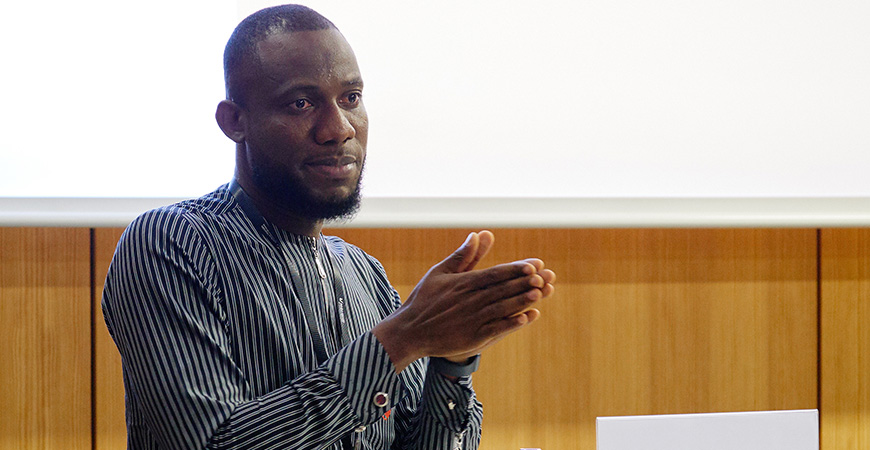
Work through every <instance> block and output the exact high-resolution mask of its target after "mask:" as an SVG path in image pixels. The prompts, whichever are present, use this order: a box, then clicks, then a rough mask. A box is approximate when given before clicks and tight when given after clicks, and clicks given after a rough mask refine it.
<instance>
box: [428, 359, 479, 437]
mask: <svg viewBox="0 0 870 450" xmlns="http://www.w3.org/2000/svg"><path fill="white" fill-rule="evenodd" d="M476 401H477V399H476V397H475V395H474V390H473V389H472V387H471V376H470V375H469V376H463V377H460V378H459V380H458V381H456V382H453V381H450V380H448V379H447V378H445V377H444V376H442V375H441V374H440V373H438V372H437V371H436V370H435V369H434V368H433V367H432V366H431V365H429V366H428V368H427V370H426V384H425V385H424V387H423V402H422V403H423V408H425V409H426V411H427V413H428V414H430V415H431V416H432V417H434V418H435V419H436V420H437V421H438V422H440V423H441V425H442V426H443V427H445V428H447V429H449V430H451V431H453V432H456V433H462V432H463V431H465V430H466V429H467V428H468V425H469V418H470V414H471V411H472V410H473V409H474V406H475V403H476Z"/></svg>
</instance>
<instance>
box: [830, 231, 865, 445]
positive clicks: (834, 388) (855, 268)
mask: <svg viewBox="0 0 870 450" xmlns="http://www.w3.org/2000/svg"><path fill="white" fill-rule="evenodd" d="M822 249H823V250H822V259H821V265H822V296H821V298H822V305H821V336H822V345H821V349H822V350H821V351H822V355H821V356H822V358H821V386H820V388H821V441H822V449H825V450H827V449H855V450H857V449H866V448H870V230H868V229H826V230H822Z"/></svg>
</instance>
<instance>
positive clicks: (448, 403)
mask: <svg viewBox="0 0 870 450" xmlns="http://www.w3.org/2000/svg"><path fill="white" fill-rule="evenodd" d="M453 408H456V403H453V399H452V398H451V399H448V400H447V409H449V410H451V411H453Z"/></svg>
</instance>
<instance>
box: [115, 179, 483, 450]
mask: <svg viewBox="0 0 870 450" xmlns="http://www.w3.org/2000/svg"><path fill="white" fill-rule="evenodd" d="M327 268H331V269H332V268H334V270H327ZM294 270H295V272H296V273H295V274H294V273H293V272H294ZM294 276H295V277H296V278H295V281H294ZM300 283H301V285H302V286H299V287H297V286H296V285H297V284H300ZM335 286H338V291H339V292H340V293H337V291H336V289H335V288H334V287H335ZM299 289H303V290H304V293H303V294H302V295H300V291H299ZM306 300H307V302H306ZM306 303H307V309H308V310H309V311H311V314H312V315H313V316H314V317H315V318H316V320H313V321H311V322H310V323H311V324H314V326H315V327H316V331H315V332H313V333H312V332H311V330H310V327H309V321H308V320H307V318H306V315H305V314H304V311H305V309H306ZM399 305H400V299H399V297H398V294H397V293H396V291H395V290H394V289H393V288H392V286H390V284H389V282H388V281H387V277H386V274H385V273H384V270H383V267H382V266H381V264H380V263H379V262H378V261H377V260H376V259H374V258H372V257H371V256H369V255H367V254H366V253H364V252H363V251H362V250H360V249H359V248H357V247H355V246H353V245H350V244H347V243H345V242H343V241H342V240H341V239H338V238H335V237H325V236H320V237H319V238H316V239H315V238H311V237H307V236H298V235H293V234H290V233H287V232H285V231H283V230H281V229H279V228H278V227H276V226H274V225H273V224H271V223H269V222H267V221H265V220H264V219H263V217H262V216H261V215H260V214H259V213H258V212H257V211H256V209H255V208H254V207H253V204H252V203H251V202H250V199H248V198H247V196H246V195H245V194H244V192H242V191H241V189H239V188H238V185H237V184H235V183H233V184H232V185H225V186H222V187H221V188H219V189H217V190H216V191H214V192H212V193H211V194H209V195H206V196H204V197H201V198H199V199H194V200H188V201H185V202H181V203H178V204H175V205H171V206H167V207H163V208H159V209H156V210H153V211H150V212H147V213H145V214H143V215H142V216H140V217H139V218H137V219H136V220H135V221H134V222H133V223H132V224H131V225H130V226H129V227H128V228H127V230H126V231H125V232H124V235H123V236H122V238H121V240H120V242H119V243H118V247H117V249H116V251H115V255H114V258H113V260H112V264H111V267H110V269H109V274H108V277H107V279H106V285H105V290H104V291H103V312H104V314H105V317H106V323H107V325H108V328H109V331H110V333H111V335H112V338H113V339H114V340H115V343H116V344H117V346H118V350H119V351H120V353H121V357H122V362H123V373H124V386H125V391H126V407H127V432H128V448H129V449H131V450H141V449H203V448H214V449H223V448H238V449H321V448H328V449H340V448H342V444H341V442H342V441H341V440H342V439H344V440H345V441H347V440H349V439H351V440H353V439H355V440H359V441H360V442H359V444H360V446H361V448H367V449H390V448H392V449H412V448H413V449H442V448H444V449H453V448H462V449H474V448H477V445H478V442H479V440H480V425H481V420H482V407H481V405H480V403H479V402H478V401H477V399H476V397H475V395H474V391H473V390H472V388H471V380H470V377H469V378H462V379H460V381H459V383H453V382H451V381H449V380H447V379H445V378H444V377H442V376H440V375H438V374H436V373H434V372H429V373H427V369H426V361H425V359H424V360H419V361H416V362H415V363H413V364H411V365H410V366H408V367H407V368H406V369H405V370H403V371H402V373H400V374H398V375H396V373H395V369H394V367H393V365H392V363H391V362H390V359H389V356H388V355H387V353H386V351H385V350H384V348H383V347H382V346H381V345H380V343H379V342H378V341H377V339H376V338H375V337H374V336H373V335H372V334H371V332H370V330H371V329H372V328H373V327H374V326H375V325H376V324H377V323H378V322H379V321H380V320H382V319H383V318H384V317H386V316H387V315H388V314H390V313H391V312H392V311H393V310H395V309H396V308H398V306H399ZM317 336H319V337H320V340H322V344H321V345H320V347H321V348H322V349H323V350H321V351H324V350H325V355H324V356H325V357H326V360H325V361H323V362H322V363H321V362H318V356H317V347H318V345H317V344H315V340H317ZM384 394H386V396H384ZM376 397H377V398H376ZM385 399H387V400H388V402H387V404H386V405H381V403H383V400H385ZM348 437H349V438H348Z"/></svg>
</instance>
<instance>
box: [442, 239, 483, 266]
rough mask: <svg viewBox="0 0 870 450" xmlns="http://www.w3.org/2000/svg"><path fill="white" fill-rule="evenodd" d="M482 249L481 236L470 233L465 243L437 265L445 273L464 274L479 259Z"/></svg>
mask: <svg viewBox="0 0 870 450" xmlns="http://www.w3.org/2000/svg"><path fill="white" fill-rule="evenodd" d="M479 247H480V236H478V234H477V233H469V234H468V237H467V238H465V242H463V243H462V245H460V246H459V248H457V249H456V251H454V252H453V253H451V254H450V256H448V257H447V258H445V259H444V260H443V261H441V262H440V263H438V264H436V265H435V268H437V269H439V270H440V271H441V272H443V273H460V272H464V271H465V268H466V267H467V266H468V264H469V263H470V262H471V261H473V260H474V259H475V258H476V257H477V252H478V249H479Z"/></svg>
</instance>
